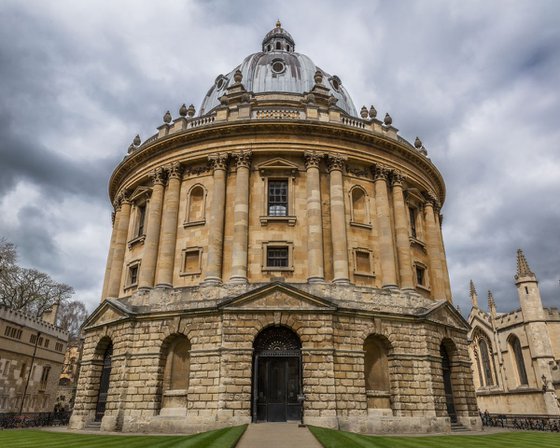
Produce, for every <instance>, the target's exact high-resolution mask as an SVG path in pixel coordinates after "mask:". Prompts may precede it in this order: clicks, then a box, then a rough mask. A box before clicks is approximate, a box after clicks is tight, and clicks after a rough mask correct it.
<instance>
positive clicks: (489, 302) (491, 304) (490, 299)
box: [488, 290, 496, 309]
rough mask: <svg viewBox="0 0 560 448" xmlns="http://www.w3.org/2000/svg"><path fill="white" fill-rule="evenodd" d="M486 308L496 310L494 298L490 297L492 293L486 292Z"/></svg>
mask: <svg viewBox="0 0 560 448" xmlns="http://www.w3.org/2000/svg"><path fill="white" fill-rule="evenodd" d="M488 308H489V309H492V308H494V309H495V308H496V302H495V301H494V296H493V295H492V291H490V290H488Z"/></svg>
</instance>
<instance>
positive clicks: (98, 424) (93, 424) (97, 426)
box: [85, 422, 101, 431]
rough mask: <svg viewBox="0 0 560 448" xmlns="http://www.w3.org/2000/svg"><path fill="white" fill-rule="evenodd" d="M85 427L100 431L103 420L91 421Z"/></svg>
mask: <svg viewBox="0 0 560 448" xmlns="http://www.w3.org/2000/svg"><path fill="white" fill-rule="evenodd" d="M85 429H87V430H89V431H99V430H100V429H101V422H89V423H88V424H87V425H86V427H85Z"/></svg>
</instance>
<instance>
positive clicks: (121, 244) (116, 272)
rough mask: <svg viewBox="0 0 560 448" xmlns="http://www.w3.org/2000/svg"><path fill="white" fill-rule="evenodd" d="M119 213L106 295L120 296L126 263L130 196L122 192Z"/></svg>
mask: <svg viewBox="0 0 560 448" xmlns="http://www.w3.org/2000/svg"><path fill="white" fill-rule="evenodd" d="M116 209H117V214H116V217H115V228H116V235H115V242H114V244H113V260H112V261H111V274H110V275H109V286H108V287H107V296H106V297H118V296H119V291H120V287H121V278H122V271H123V264H124V254H125V250H126V241H127V239H128V223H129V221H130V202H129V201H128V197H127V196H125V195H124V193H121V194H120V195H119V197H118V198H117V204H116Z"/></svg>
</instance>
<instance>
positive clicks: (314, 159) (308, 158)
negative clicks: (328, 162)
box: [303, 151, 325, 170]
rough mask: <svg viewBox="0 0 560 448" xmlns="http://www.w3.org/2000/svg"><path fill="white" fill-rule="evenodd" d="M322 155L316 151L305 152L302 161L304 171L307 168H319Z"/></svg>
mask: <svg viewBox="0 0 560 448" xmlns="http://www.w3.org/2000/svg"><path fill="white" fill-rule="evenodd" d="M324 155H325V154H324V153H322V152H317V151H305V152H304V153H303V159H304V161H305V169H306V170H308V169H309V168H319V162H320V161H321V159H322V158H323V157H324Z"/></svg>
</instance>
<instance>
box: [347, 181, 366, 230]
mask: <svg viewBox="0 0 560 448" xmlns="http://www.w3.org/2000/svg"><path fill="white" fill-rule="evenodd" d="M350 207H351V208H350V214H351V220H352V223H354V224H367V225H369V224H370V219H369V210H368V203H367V194H366V192H365V190H364V189H363V188H362V187H358V186H355V187H353V188H352V190H350Z"/></svg>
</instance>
